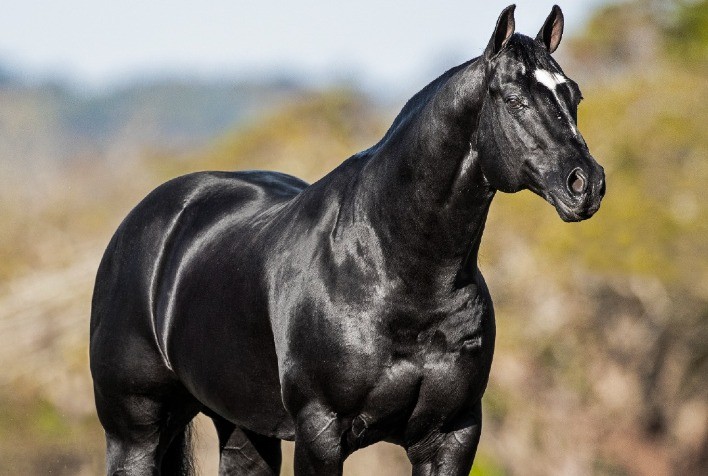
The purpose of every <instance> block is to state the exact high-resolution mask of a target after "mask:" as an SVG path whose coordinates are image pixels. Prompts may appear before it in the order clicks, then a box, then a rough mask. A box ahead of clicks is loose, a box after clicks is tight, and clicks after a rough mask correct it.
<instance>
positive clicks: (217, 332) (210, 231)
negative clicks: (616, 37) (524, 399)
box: [91, 8, 604, 475]
mask: <svg viewBox="0 0 708 476" xmlns="http://www.w3.org/2000/svg"><path fill="white" fill-rule="evenodd" d="M559 15H560V11H559V10H557V11H556V9H554V12H552V14H551V16H549V20H547V25H544V28H546V29H547V30H548V32H547V33H544V29H542V31H541V33H539V37H538V38H537V39H536V40H531V39H530V38H527V37H522V36H519V35H514V36H513V37H512V36H511V35H512V32H513V8H508V9H507V10H505V11H504V12H503V13H502V16H501V17H500V19H499V22H498V24H497V28H496V30H495V33H494V35H493V36H492V39H491V40H490V45H489V46H488V48H487V51H485V55H484V56H482V57H480V58H477V59H475V60H472V61H470V62H468V63H465V64H463V65H461V66H459V67H457V68H453V69H452V70H450V71H448V72H447V73H445V74H444V75H443V76H441V77H440V78H438V79H437V80H436V81H434V82H433V83H431V84H430V85H428V86H427V87H426V88H425V89H423V90H422V91H421V92H420V93H418V94H417V95H416V96H415V97H414V98H413V99H411V101H409V103H408V104H407V105H406V106H405V108H404V109H403V110H402V111H401V113H400V115H399V116H398V118H397V119H396V121H395V122H394V124H393V125H392V127H391V129H390V130H389V131H388V133H387V134H386V135H385V136H384V138H383V139H382V140H381V141H380V142H379V143H378V144H377V145H375V146H374V147H372V148H371V149H368V150H366V151H364V152H361V153H359V154H357V155H355V156H353V157H351V158H350V159H348V160H346V161H345V162H344V163H342V164H341V165H340V166H339V167H338V168H337V169H335V170H334V171H332V172H331V173H330V174H328V175H327V176H325V177H324V178H323V179H321V180H319V181H318V182H316V183H314V184H312V185H309V186H308V185H307V184H306V183H304V182H302V181H301V180H299V179H297V178H294V177H291V176H288V175H284V174H280V173H276V172H262V171H255V172H231V173H227V172H203V173H196V174H191V175H187V176H183V177H180V178H177V179H174V180H172V181H170V182H167V183H166V184H164V185H162V186H160V187H159V188H157V189H156V190H155V191H153V192H152V193H151V194H150V195H148V196H147V197H146V198H145V199H144V200H143V201H142V202H141V203H140V204H139V205H138V206H137V207H136V208H135V209H134V210H133V211H132V212H131V213H130V215H129V216H128V217H127V218H126V219H125V221H124V222H123V223H122V224H121V226H120V228H119V229H118V231H117V232H116V234H115V235H114V237H113V239H112V240H111V242H110V244H109V246H108V249H107V250H106V253H105V256H104V258H103V261H102V263H101V265H100V268H99V271H98V276H97V280H96V288H95V292H94V298H93V307H92V320H91V369H92V373H93V377H94V383H95V391H96V403H97V409H98V412H99V416H100V418H101V422H102V423H103V425H104V427H105V429H106V435H107V441H108V457H107V466H108V472H109V474H121V471H123V472H125V473H127V474H152V473H160V472H161V473H162V474H168V473H169V472H170V471H173V469H174V467H176V466H178V465H179V461H176V459H178V458H179V457H180V455H181V453H182V452H183V451H182V450H183V448H182V447H181V445H182V444H183V442H184V438H185V434H184V427H185V425H186V424H187V423H188V422H189V420H191V418H192V417H193V416H194V415H195V414H196V413H197V412H199V411H202V412H205V413H207V414H208V415H210V416H211V417H212V418H213V419H214V421H215V424H216V427H217V431H218V433H219V438H220V445H221V457H222V460H221V472H222V473H223V474H270V473H273V472H277V471H278V467H279V465H280V452H279V447H278V444H279V440H280V439H288V440H293V439H294V440H295V441H296V456H295V467H296V474H298V475H303V474H339V473H341V468H342V463H343V461H344V459H345V458H346V456H347V455H349V454H350V453H351V452H352V451H354V450H356V449H358V448H361V447H363V446H366V445H369V444H371V443H374V442H377V441H381V440H386V441H390V442H394V443H397V444H400V445H402V446H404V447H405V448H406V450H407V452H408V455H409V457H410V459H411V462H412V463H413V467H414V473H415V474H467V472H469V469H470V466H471V464H472V460H473V458H474V453H475V450H476V447H477V443H478V440H479V437H480V431H481V403H480V402H481V397H482V394H483V392H484V389H485V387H486V384H487V379H488V375H489V372H490V366H491V363H492V354H493V350H494V336H495V324H494V313H493V310H492V303H491V299H490V296H489V292H488V290H487V287H486V285H485V282H484V279H483V278H482V275H481V274H480V272H479V270H478V268H477V252H478V249H479V244H480V240H481V236H482V230H483V228H484V222H485V219H486V215H487V211H488V209H489V205H490V203H491V200H492V198H493V196H494V193H495V190H497V189H499V188H501V189H504V188H505V187H506V186H507V184H505V183H503V182H502V181H501V180H504V179H506V178H509V177H517V178H515V179H514V180H516V181H517V182H519V180H521V179H520V178H518V177H525V175H524V173H522V172H520V171H517V170H511V168H512V167H519V168H522V167H526V166H527V164H528V163H533V161H532V160H528V159H527V158H526V159H525V160H522V159H524V158H521V157H520V158H518V159H517V161H518V162H519V163H518V164H516V165H513V164H510V163H508V161H494V160H493V157H489V156H481V155H480V151H481V150H494V151H495V152H494V153H495V154H497V155H498V156H501V155H503V154H505V153H507V155H508V151H510V150H513V149H514V147H523V144H522V145H521V146H519V145H517V144H514V143H513V142H509V141H513V140H514V139H513V138H511V139H509V137H508V136H510V135H511V134H509V133H505V134H503V135H502V136H501V137H502V138H501V139H500V138H499V137H494V135H495V134H494V133H492V134H491V135H492V137H488V135H487V136H485V137H484V138H483V139H479V138H480V137H481V136H479V135H478V132H477V131H488V130H492V131H494V130H495V128H500V127H506V129H507V130H511V129H513V128H511V127H510V126H509V125H508V124H507V125H506V126H505V123H504V121H509V120H510V119H508V118H506V116H504V114H506V113H504V112H503V111H499V110H497V109H496V108H497V106H495V104H496V102H494V101H493V98H492V99H488V97H489V94H490V93H489V91H490V88H492V89H493V88H494V87H495V86H494V84H496V83H495V81H496V82H497V83H499V82H501V83H500V85H499V88H502V87H506V86H505V85H506V84H507V83H508V82H510V81H517V82H518V81H519V80H518V79H516V78H517V76H518V75H519V71H517V70H516V69H514V68H517V69H518V68H519V64H521V65H523V66H524V68H523V69H524V70H526V69H529V68H534V67H539V66H538V65H535V64H530V63H529V62H530V61H532V60H530V59H529V58H532V59H533V58H536V57H539V58H544V61H546V62H549V61H552V59H550V56H549V50H552V49H555V48H554V47H553V48H552V47H551V46H552V40H553V37H552V34H553V33H557V31H556V30H554V28H556V29H557V28H558V27H557V26H555V27H554V26H553V24H554V23H555V24H556V25H557V23H558V18H560V28H561V29H562V15H561V16H560V17H559ZM549 22H550V25H551V26H550V27H548V24H549ZM549 28H550V29H549ZM544 35H545V36H544ZM556 46H557V43H556ZM531 53H533V54H531ZM548 64H551V63H548ZM553 64H555V63H553ZM553 64H551V66H552V65H553ZM510 65H511V66H510ZM514 65H515V66H514ZM542 66H543V67H546V68H547V67H549V66H548V65H545V64H544V65H542ZM556 66H557V65H556ZM505 75H506V76H505ZM505 77H506V78H507V80H504V79H503V78H505ZM519 84H520V83H519ZM517 86H518V84H517ZM518 87H519V88H521V86H518ZM528 92H529V94H530V95H532V94H534V93H536V94H542V93H543V91H542V90H539V91H537V90H535V89H533V88H531V89H528ZM547 102H548V101H543V103H547ZM575 106H577V104H575ZM499 107H501V108H502V109H503V110H506V109H505V108H506V106H505V105H504V104H503V103H502V104H501V106H499ZM485 108H487V109H485ZM485 111H486V112H485ZM540 114H557V111H546V112H543V111H542V112H541V113H540ZM522 120H524V119H519V121H522ZM536 122H538V121H536ZM531 124H535V123H534V122H531ZM533 127H536V126H533ZM553 127H556V129H557V130H556V129H553ZM562 127H563V126H562V124H561V125H558V124H556V125H555V126H553V125H551V126H550V128H549V127H547V126H546V125H541V126H538V127H537V129H538V130H537V131H536V130H535V129H531V130H530V131H527V132H526V134H527V135H529V136H530V137H542V138H543V140H544V141H548V137H551V138H553V137H556V138H557V140H556V142H557V143H556V144H555V145H554V147H556V149H557V150H563V151H565V152H563V154H562V155H564V156H565V158H564V160H565V161H567V162H568V163H567V164H561V166H554V167H550V168H549V167H546V166H543V164H542V163H541V164H540V165H539V166H538V170H536V175H534V176H533V177H532V178H533V180H534V181H531V182H528V183H526V182H524V183H521V182H519V183H515V186H516V188H517V189H519V188H530V189H532V190H534V191H536V192H537V193H540V194H542V195H544V196H546V198H548V197H551V198H550V199H549V201H551V202H552V203H554V205H556V206H557V208H558V205H557V203H556V202H558V201H564V203H565V202H567V203H569V204H570V205H568V206H570V207H571V208H572V207H574V208H572V211H573V212H574V213H575V215H572V216H571V215H568V217H570V218H568V217H566V216H564V215H563V213H561V212H565V210H564V209H560V208H559V213H560V214H561V216H562V217H563V218H564V219H565V218H568V219H574V218H573V217H576V218H577V219H580V218H584V217H586V216H589V215H591V214H592V213H593V212H594V211H595V210H596V209H597V206H599V199H600V198H601V193H600V190H601V189H602V192H603V193H604V185H602V184H601V181H602V175H601V169H600V168H599V166H597V164H595V163H594V161H593V160H592V158H591V157H590V156H589V153H587V147H586V146H585V144H584V142H582V139H580V140H575V141H572V140H569V139H568V138H567V137H566V134H565V132H563V130H561V129H562ZM534 131H535V132H534ZM480 134H481V132H480ZM534 134H535V135H534ZM544 134H545V135H544ZM504 137H506V139H504ZM481 140H484V141H486V142H485V143H483V144H482V143H480V142H478V141H481ZM520 140H522V141H523V142H524V144H526V143H527V142H528V140H529V138H528V137H526V136H524V135H523V134H522V135H521V139H520ZM539 140H541V139H539ZM505 141H507V142H505ZM526 148H528V147H526ZM556 149H554V151H555V150H556ZM524 150H525V149H524ZM529 150H533V151H534V153H536V152H535V150H536V149H529ZM569 151H570V152H569ZM551 152H553V151H551ZM548 153H550V152H548ZM548 153H547V154H546V156H547V155H548ZM553 153H554V154H556V155H561V154H560V153H557V152H553ZM532 157H533V156H532ZM593 164H594V165H593ZM571 170H572V173H570V175H569V171H571ZM578 170H580V171H578ZM573 174H575V175H573ZM577 176H582V177H583V178H584V179H585V181H586V182H587V184H586V183H583V185H584V188H583V190H582V191H581V192H577V191H576V192H573V190H570V191H569V190H568V189H567V187H566V182H567V180H568V177H573V178H577ZM493 177H501V178H500V179H498V180H499V182H498V183H495V182H494V179H493ZM557 184H561V185H557ZM553 200H555V202H554V201H553Z"/></svg>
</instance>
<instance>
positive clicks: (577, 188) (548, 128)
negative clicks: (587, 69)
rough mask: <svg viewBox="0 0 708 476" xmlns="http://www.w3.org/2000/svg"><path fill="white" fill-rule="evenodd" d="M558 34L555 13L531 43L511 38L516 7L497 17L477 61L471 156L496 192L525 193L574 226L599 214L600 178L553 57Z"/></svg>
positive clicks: (568, 84) (574, 98)
mask: <svg viewBox="0 0 708 476" xmlns="http://www.w3.org/2000/svg"><path fill="white" fill-rule="evenodd" d="M562 34H563V13H562V12H561V10H560V8H558V6H554V7H553V9H552V11H551V13H550V15H549V16H548V18H547V19H546V21H545V23H544V25H543V26H542V27H541V30H540V31H539V33H538V35H537V36H536V38H535V39H532V38H530V37H528V36H524V35H520V34H517V33H514V5H511V6H509V7H507V8H506V9H505V10H504V11H503V12H502V13H501V15H500V16H499V19H498V20H497V25H496V28H495V30H494V33H493V34H492V37H491V39H490V41H489V44H488V46H487V48H486V50H485V52H484V56H483V61H484V62H485V66H486V84H487V95H486V97H485V99H484V104H483V106H482V111H481V115H480V118H479V128H478V134H477V149H478V151H479V153H480V163H481V167H482V172H483V174H484V176H485V177H486V179H487V181H488V182H489V184H490V185H491V186H492V187H493V188H494V189H497V190H501V191H503V192H508V193H511V192H516V191H519V190H523V189H528V190H531V191H532V192H534V193H536V194H537V195H539V196H541V197H543V198H544V199H545V200H546V201H548V202H549V203H550V204H552V205H553V206H554V207H555V208H556V211H557V212H558V215H559V216H560V217H561V218H562V219H563V220H564V221H580V220H584V219H586V218H589V217H591V216H592V215H593V214H594V213H595V212H596V211H597V210H598V208H599V207H600V202H601V200H602V197H603V195H604V193H605V174H604V171H603V169H602V167H601V166H600V165H599V164H598V163H597V162H595V159H593V157H592V156H591V155H590V152H589V151H588V147H587V144H586V143H585V140H584V139H583V136H582V135H581V134H580V132H579V131H578V127H577V110H578V104H579V103H580V101H581V100H582V95H581V93H580V89H579V88H578V85H577V84H576V83H575V82H574V81H573V80H572V79H570V78H569V77H568V76H566V75H565V73H563V70H562V69H561V67H560V66H559V65H558V63H557V62H556V61H555V60H554V59H553V58H552V57H551V53H553V52H554V51H555V50H556V48H557V47H558V44H559V43H560V40H561V36H562Z"/></svg>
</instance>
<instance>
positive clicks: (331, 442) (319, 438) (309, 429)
mask: <svg viewBox="0 0 708 476" xmlns="http://www.w3.org/2000/svg"><path fill="white" fill-rule="evenodd" d="M341 426H342V423H341V421H340V420H339V418H338V417H337V415H336V414H335V413H334V412H332V411H327V410H325V409H324V408H322V407H314V408H312V407H311V408H310V409H307V410H305V411H302V412H300V414H299V415H298V426H297V429H296V432H295V469H296V473H297V474H298V475H300V474H303V475H305V474H323V475H324V474H326V475H330V474H334V475H336V474H341V472H342V465H343V463H344V454H343V448H342V431H341Z"/></svg>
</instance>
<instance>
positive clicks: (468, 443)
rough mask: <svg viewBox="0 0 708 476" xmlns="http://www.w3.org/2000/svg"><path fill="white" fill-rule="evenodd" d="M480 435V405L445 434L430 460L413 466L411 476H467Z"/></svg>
mask: <svg viewBox="0 0 708 476" xmlns="http://www.w3.org/2000/svg"><path fill="white" fill-rule="evenodd" d="M481 433H482V405H481V402H480V403H478V404H477V406H476V407H475V409H474V411H473V412H472V413H471V414H470V415H469V416H468V417H467V418H466V419H465V420H464V421H463V422H461V423H460V424H459V425H457V429H455V430H453V431H451V432H449V433H446V434H445V437H444V439H443V440H442V443H441V444H440V447H439V448H438V449H437V451H436V452H435V454H434V455H433V457H432V458H430V459H428V460H426V461H423V462H418V463H414V464H413V476H467V475H468V474H469V473H470V469H471V468H472V463H473V462H474V457H475V454H476V453H477V445H478V444H479V437H480V435H481Z"/></svg>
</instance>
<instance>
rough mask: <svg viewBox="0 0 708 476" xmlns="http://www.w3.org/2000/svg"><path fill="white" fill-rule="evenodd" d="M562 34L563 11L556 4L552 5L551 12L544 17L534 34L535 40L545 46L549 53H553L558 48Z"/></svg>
mask: <svg viewBox="0 0 708 476" xmlns="http://www.w3.org/2000/svg"><path fill="white" fill-rule="evenodd" d="M562 36H563V12H562V11H561V9H560V7H559V6H558V5H553V8H552V9H551V13H550V14H549V15H548V18H546V22H545V23H544V24H543V26H542V27H541V30H540V31H539V32H538V35H536V40H538V41H540V42H541V43H543V44H544V45H545V46H546V49H547V50H548V52H549V53H553V52H554V51H556V48H558V44H559V43H560V42H561V37H562Z"/></svg>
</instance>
